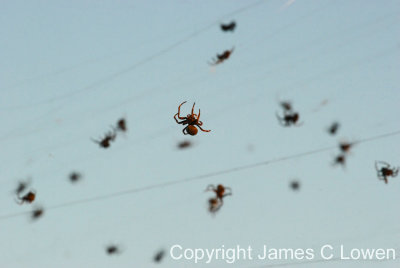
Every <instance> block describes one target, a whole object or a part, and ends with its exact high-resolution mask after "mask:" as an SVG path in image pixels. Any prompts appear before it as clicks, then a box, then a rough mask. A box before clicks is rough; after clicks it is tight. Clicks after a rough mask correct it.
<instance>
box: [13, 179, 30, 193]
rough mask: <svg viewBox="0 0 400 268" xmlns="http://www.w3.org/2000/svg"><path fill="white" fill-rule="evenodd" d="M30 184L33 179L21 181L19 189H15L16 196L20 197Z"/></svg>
mask: <svg viewBox="0 0 400 268" xmlns="http://www.w3.org/2000/svg"><path fill="white" fill-rule="evenodd" d="M30 183H31V179H30V178H29V179H28V180H27V181H20V182H19V183H18V186H17V188H16V189H15V194H16V195H17V196H19V195H20V194H21V193H22V192H23V191H25V190H26V188H28V186H29V185H30Z"/></svg>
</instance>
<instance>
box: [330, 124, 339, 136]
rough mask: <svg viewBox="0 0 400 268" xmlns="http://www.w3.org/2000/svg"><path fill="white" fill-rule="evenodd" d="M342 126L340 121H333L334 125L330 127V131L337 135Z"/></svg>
mask: <svg viewBox="0 0 400 268" xmlns="http://www.w3.org/2000/svg"><path fill="white" fill-rule="evenodd" d="M339 127H340V124H339V123H338V122H333V123H332V125H331V126H330V127H329V128H328V133H329V134H331V135H335V134H336V132H337V131H338V129H339Z"/></svg>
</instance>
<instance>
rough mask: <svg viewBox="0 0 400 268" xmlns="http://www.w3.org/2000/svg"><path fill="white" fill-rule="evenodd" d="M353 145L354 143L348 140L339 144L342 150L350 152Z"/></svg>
mask: <svg viewBox="0 0 400 268" xmlns="http://www.w3.org/2000/svg"><path fill="white" fill-rule="evenodd" d="M352 146H353V144H351V143H348V142H341V143H340V144H339V148H340V151H342V153H348V152H349V151H350V149H351V147H352Z"/></svg>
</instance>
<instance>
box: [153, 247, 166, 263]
mask: <svg viewBox="0 0 400 268" xmlns="http://www.w3.org/2000/svg"><path fill="white" fill-rule="evenodd" d="M164 255H165V250H160V251H158V252H157V253H156V255H155V256H154V258H153V260H154V262H161V261H162V259H163V258H164Z"/></svg>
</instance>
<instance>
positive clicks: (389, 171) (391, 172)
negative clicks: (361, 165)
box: [375, 161, 399, 184]
mask: <svg viewBox="0 0 400 268" xmlns="http://www.w3.org/2000/svg"><path fill="white" fill-rule="evenodd" d="M378 163H379V164H381V166H382V167H381V168H379V167H378ZM375 169H376V171H377V172H378V178H379V179H380V180H383V181H384V182H385V183H386V184H387V183H388V179H387V177H393V178H394V177H396V176H397V175H398V174H399V167H397V168H391V167H390V165H389V164H388V163H386V162H383V161H375Z"/></svg>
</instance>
